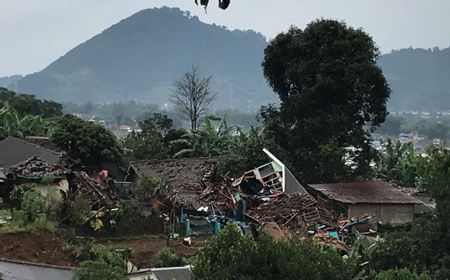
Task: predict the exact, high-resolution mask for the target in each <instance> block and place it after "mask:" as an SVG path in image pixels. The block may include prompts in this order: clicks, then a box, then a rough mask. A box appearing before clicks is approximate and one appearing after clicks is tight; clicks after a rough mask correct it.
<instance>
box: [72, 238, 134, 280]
mask: <svg viewBox="0 0 450 280" xmlns="http://www.w3.org/2000/svg"><path fill="white" fill-rule="evenodd" d="M93 279H95V280H127V279H128V277H127V276H126V269H125V262H124V260H123V258H122V256H121V255H120V254H119V253H117V252H116V251H115V250H113V249H109V248H107V247H105V246H103V245H94V246H92V248H91V259H90V260H86V261H83V262H81V263H80V267H78V268H77V269H75V280H93Z"/></svg>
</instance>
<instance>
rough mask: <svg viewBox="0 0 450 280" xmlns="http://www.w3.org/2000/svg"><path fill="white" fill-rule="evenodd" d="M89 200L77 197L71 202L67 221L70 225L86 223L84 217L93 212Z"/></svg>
mask: <svg viewBox="0 0 450 280" xmlns="http://www.w3.org/2000/svg"><path fill="white" fill-rule="evenodd" d="M90 209H91V208H90V207H89V201H87V200H85V199H82V198H79V197H77V198H75V199H74V200H73V201H71V202H70V205H69V207H68V209H67V221H68V223H69V224H70V225H73V226H75V227H77V226H81V225H82V224H83V223H84V220H83V217H86V216H88V215H89V214H90V213H91V210H90Z"/></svg>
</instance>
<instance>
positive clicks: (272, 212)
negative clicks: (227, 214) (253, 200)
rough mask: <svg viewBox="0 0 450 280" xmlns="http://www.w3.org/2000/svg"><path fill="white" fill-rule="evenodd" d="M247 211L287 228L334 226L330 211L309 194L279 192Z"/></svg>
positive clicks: (253, 216) (257, 218) (263, 219)
mask: <svg viewBox="0 0 450 280" xmlns="http://www.w3.org/2000/svg"><path fill="white" fill-rule="evenodd" d="M247 213H248V214H249V215H250V216H251V217H252V218H254V219H255V220H258V221H259V222H275V223H276V224H278V225H279V226H281V227H286V228H289V229H306V228H309V227H312V226H314V225H317V224H323V225H327V226H330V227H332V226H335V225H336V222H335V219H334V217H333V215H332V213H331V212H330V211H328V210H326V209H324V208H322V207H320V206H319V205H318V204H317V201H316V200H315V199H314V198H313V197H312V196H311V195H309V194H303V193H294V194H292V195H289V194H286V193H279V194H278V195H276V196H275V197H274V198H272V199H269V201H267V202H264V203H262V204H260V205H259V206H258V207H256V208H253V209H249V210H248V211H247Z"/></svg>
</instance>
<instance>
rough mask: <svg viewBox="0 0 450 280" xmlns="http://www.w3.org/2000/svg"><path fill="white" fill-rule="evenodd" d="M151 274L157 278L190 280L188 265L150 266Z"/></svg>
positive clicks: (163, 279)
mask: <svg viewBox="0 0 450 280" xmlns="http://www.w3.org/2000/svg"><path fill="white" fill-rule="evenodd" d="M152 272H153V275H154V276H155V278H156V279H158V280H191V276H192V272H191V268H190V266H184V267H167V268H152Z"/></svg>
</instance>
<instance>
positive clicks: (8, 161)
mask: <svg viewBox="0 0 450 280" xmlns="http://www.w3.org/2000/svg"><path fill="white" fill-rule="evenodd" d="M60 156H61V154H60V153H57V152H55V151H51V150H48V149H46V148H44V147H40V146H38V145H35V144H32V143H29V142H27V141H25V140H22V139H19V138H16V137H11V136H9V137H7V138H6V139H4V140H3V141H1V142H0V167H1V168H4V169H9V168H11V167H12V166H14V165H15V164H18V163H21V162H23V161H25V160H27V159H29V158H32V157H40V158H42V159H43V160H45V161H46V162H47V163H48V164H56V163H57V162H58V160H59V158H60Z"/></svg>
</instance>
